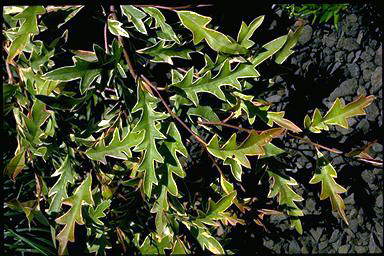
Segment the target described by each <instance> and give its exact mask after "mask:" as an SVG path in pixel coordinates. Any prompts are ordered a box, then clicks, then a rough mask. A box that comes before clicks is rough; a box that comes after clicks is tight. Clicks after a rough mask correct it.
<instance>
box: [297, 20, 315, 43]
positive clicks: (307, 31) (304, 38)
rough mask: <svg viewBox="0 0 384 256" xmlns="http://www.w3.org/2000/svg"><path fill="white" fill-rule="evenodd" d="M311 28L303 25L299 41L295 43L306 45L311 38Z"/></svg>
mask: <svg viewBox="0 0 384 256" xmlns="http://www.w3.org/2000/svg"><path fill="white" fill-rule="evenodd" d="M312 31H313V30H312V27H311V26H310V25H305V26H304V27H303V30H302V31H301V33H300V36H299V39H298V40H297V42H298V43H299V44H301V45H304V44H306V43H308V41H309V40H311V38H312Z"/></svg>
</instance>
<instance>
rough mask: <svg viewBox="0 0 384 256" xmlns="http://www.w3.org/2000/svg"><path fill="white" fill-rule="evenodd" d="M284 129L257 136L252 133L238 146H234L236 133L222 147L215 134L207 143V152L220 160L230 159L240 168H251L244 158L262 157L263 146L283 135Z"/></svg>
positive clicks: (275, 129) (276, 129) (272, 130)
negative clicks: (239, 165)
mask: <svg viewBox="0 0 384 256" xmlns="http://www.w3.org/2000/svg"><path fill="white" fill-rule="evenodd" d="M283 132H284V129H282V128H272V129H269V130H266V131H263V132H262V133H260V134H257V133H256V131H252V132H251V133H250V134H249V136H248V137H247V138H246V139H245V140H244V141H243V143H241V144H240V145H239V146H238V145H236V133H234V134H233V135H232V136H231V138H230V139H229V140H228V141H227V142H226V143H225V144H224V145H223V146H220V145H219V140H218V136H217V135H216V134H215V135H214V136H213V137H212V139H211V140H210V142H209V143H208V147H207V149H208V151H209V153H211V154H212V155H214V156H215V157H217V158H220V159H222V160H226V159H227V158H232V159H234V160H236V161H237V162H238V163H239V164H241V165H242V166H245V167H247V168H251V164H250V162H249V160H248V159H247V157H246V156H254V155H259V156H261V155H264V154H265V151H264V145H266V144H267V143H269V142H271V140H272V139H273V138H276V137H279V136H281V135H282V134H283Z"/></svg>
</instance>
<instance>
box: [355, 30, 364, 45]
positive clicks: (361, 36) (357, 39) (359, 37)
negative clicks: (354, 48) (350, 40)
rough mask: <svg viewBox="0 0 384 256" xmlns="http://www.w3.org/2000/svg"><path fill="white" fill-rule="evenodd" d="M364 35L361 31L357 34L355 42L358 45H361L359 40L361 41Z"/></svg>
mask: <svg viewBox="0 0 384 256" xmlns="http://www.w3.org/2000/svg"><path fill="white" fill-rule="evenodd" d="M363 36H364V33H363V31H360V32H359V34H358V35H357V38H356V42H357V43H358V44H361V39H363Z"/></svg>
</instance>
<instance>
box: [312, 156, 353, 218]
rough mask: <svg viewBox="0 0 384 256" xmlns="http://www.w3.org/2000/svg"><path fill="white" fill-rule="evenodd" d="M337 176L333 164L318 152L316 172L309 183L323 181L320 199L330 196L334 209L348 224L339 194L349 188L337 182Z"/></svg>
mask: <svg viewBox="0 0 384 256" xmlns="http://www.w3.org/2000/svg"><path fill="white" fill-rule="evenodd" d="M336 177H337V173H336V170H335V169H334V168H333V166H332V164H331V163H329V162H328V161H327V160H326V159H325V157H324V155H323V154H322V153H320V152H317V168H316V172H315V174H314V175H313V177H312V179H311V180H310V181H309V183H310V184H316V183H319V182H321V194H320V200H324V199H327V198H329V199H330V200H331V204H332V211H335V212H336V211H337V212H338V213H339V214H340V216H341V217H342V218H343V220H344V221H345V223H347V224H348V220H347V216H346V215H345V212H344V209H345V205H344V201H343V199H342V198H341V196H340V195H339V194H340V193H344V192H347V190H346V189H345V188H343V187H342V186H340V185H339V184H337V183H336V181H335V178H336Z"/></svg>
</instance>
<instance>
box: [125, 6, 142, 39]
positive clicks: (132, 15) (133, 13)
mask: <svg viewBox="0 0 384 256" xmlns="http://www.w3.org/2000/svg"><path fill="white" fill-rule="evenodd" d="M120 7H121V11H122V13H123V14H124V15H125V16H126V17H127V18H128V21H131V22H132V23H133V25H134V26H135V28H136V29H137V31H139V32H140V33H142V34H145V35H146V34H147V30H146V29H145V25H144V22H143V18H145V16H146V15H145V13H144V12H142V11H140V10H139V9H138V8H136V7H134V6H133V5H120Z"/></svg>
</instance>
